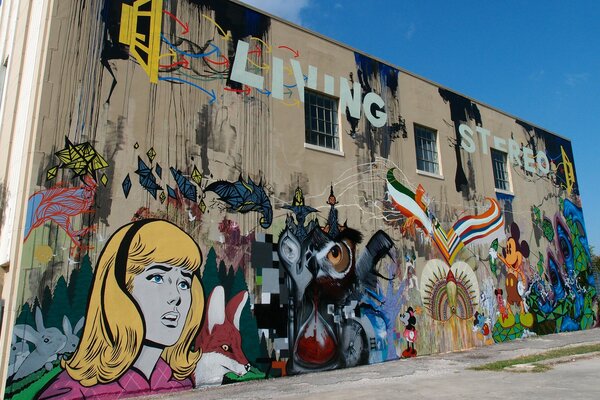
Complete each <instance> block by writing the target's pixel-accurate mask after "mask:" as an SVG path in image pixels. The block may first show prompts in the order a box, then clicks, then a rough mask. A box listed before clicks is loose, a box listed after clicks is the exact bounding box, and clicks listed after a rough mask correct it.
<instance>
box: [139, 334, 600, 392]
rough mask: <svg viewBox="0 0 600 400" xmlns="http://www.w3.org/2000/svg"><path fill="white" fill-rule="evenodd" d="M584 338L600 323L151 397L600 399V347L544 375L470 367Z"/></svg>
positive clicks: (592, 337)
mask: <svg viewBox="0 0 600 400" xmlns="http://www.w3.org/2000/svg"><path fill="white" fill-rule="evenodd" d="M582 344H600V329H592V330H588V331H583V332H574V333H562V334H557V335H548V336H541V337H533V338H529V339H525V340H516V341H513V342H510V343H502V344H497V345H493V346H487V347H484V348H478V349H473V350H468V351H463V352H457V353H449V354H440V355H434V356H424V357H417V358H412V359H407V360H398V361H391V362H386V363H382V364H376V365H369V366H362V367H357V368H349V369H344V370H336V371H330V372H320V373H314V374H305V375H299V376H294V377H285V378H278V379H270V380H263V381H254V382H246V383H241V384H235V385H226V386H221V387H215V388H207V389H198V390H194V391H189V392H180V393H177V394H175V395H172V396H151V397H148V399H169V398H173V399H175V398H176V399H202V400H210V399H260V400H263V399H278V400H281V399H290V400H291V399H331V400H334V399H344V400H351V399H360V400H375V399H386V400H388V399H400V398H404V399H411V400H414V399H457V398H459V399H486V400H487V399H503V400H505V399H507V398H509V397H511V398H522V399H547V400H552V399H573V400H574V399H600V353H590V354H586V355H583V356H576V357H567V358H563V359H559V360H554V361H552V362H550V364H551V366H552V368H551V369H550V370H549V371H547V372H542V373H512V372H505V371H498V372H482V371H472V370H469V369H468V368H469V367H473V366H477V365H482V364H487V363H490V362H493V361H498V360H506V359H513V358H516V357H519V356H523V355H529V354H535V353H542V352H545V351H547V350H551V349H556V348H562V347H565V346H577V345H582Z"/></svg>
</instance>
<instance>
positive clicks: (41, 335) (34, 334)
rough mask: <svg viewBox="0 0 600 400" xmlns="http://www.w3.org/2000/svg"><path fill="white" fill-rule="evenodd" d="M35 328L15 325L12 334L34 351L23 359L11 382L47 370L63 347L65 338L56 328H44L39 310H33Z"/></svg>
mask: <svg viewBox="0 0 600 400" xmlns="http://www.w3.org/2000/svg"><path fill="white" fill-rule="evenodd" d="M35 327H36V329H33V328H32V327H31V326H29V325H16V326H15V328H14V334H15V335H16V336H17V337H19V338H21V339H23V340H25V341H27V342H30V343H33V345H35V349H34V350H33V351H32V352H31V353H30V354H29V355H28V356H27V358H25V360H24V361H23V363H22V364H21V366H20V367H19V368H18V369H17V370H16V372H15V375H14V376H13V380H17V379H21V378H23V377H26V376H28V375H30V374H31V373H33V372H35V371H37V370H39V369H41V368H44V367H46V368H48V367H49V365H48V363H51V362H52V361H54V360H56V359H57V355H58V354H59V352H60V351H61V350H62V349H63V348H64V347H65V345H66V343H67V337H66V336H65V335H63V333H62V332H61V331H60V329H58V328H46V327H45V326H44V319H43V317H42V312H41V310H40V309H39V308H36V309H35Z"/></svg>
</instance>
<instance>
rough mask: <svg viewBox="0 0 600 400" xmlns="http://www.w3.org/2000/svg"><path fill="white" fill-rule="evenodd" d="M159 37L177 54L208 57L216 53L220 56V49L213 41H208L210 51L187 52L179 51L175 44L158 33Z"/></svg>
mask: <svg viewBox="0 0 600 400" xmlns="http://www.w3.org/2000/svg"><path fill="white" fill-rule="evenodd" d="M160 37H161V39H162V41H163V42H165V43H166V44H167V45H168V46H169V47H170V48H172V49H173V50H175V52H176V53H178V54H182V55H184V56H186V57H190V58H203V57H208V56H210V55H212V54H215V53H217V56H219V57H220V56H221V49H219V48H218V47H217V46H216V45H214V44H213V43H209V44H208V45H209V46H211V47H212V48H213V49H212V50H211V51H209V52H208V53H202V54H195V53H188V52H187V51H181V50H180V49H179V48H178V47H177V46H175V45H174V44H173V43H171V42H169V40H168V39H167V38H166V37H165V36H164V35H162V34H161V35H160Z"/></svg>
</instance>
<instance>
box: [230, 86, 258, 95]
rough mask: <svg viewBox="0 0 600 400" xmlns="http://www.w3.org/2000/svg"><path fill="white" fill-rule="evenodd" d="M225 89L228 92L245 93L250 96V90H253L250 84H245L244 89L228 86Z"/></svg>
mask: <svg viewBox="0 0 600 400" xmlns="http://www.w3.org/2000/svg"><path fill="white" fill-rule="evenodd" d="M225 90H227V91H228V92H235V93H245V94H246V96H250V92H251V91H252V89H251V88H250V86H245V87H244V89H232V88H228V87H226V88H225Z"/></svg>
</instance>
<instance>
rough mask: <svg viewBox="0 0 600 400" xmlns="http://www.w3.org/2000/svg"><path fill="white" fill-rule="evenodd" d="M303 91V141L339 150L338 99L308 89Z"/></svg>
mask: <svg viewBox="0 0 600 400" xmlns="http://www.w3.org/2000/svg"><path fill="white" fill-rule="evenodd" d="M304 91H305V96H304V114H305V121H306V124H305V135H304V140H305V142H306V143H308V144H312V145H315V146H321V147H326V148H328V149H332V150H339V139H338V110H337V109H338V100H337V99H336V98H333V97H329V96H326V95H323V94H320V93H317V92H314V91H311V90H309V89H304Z"/></svg>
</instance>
